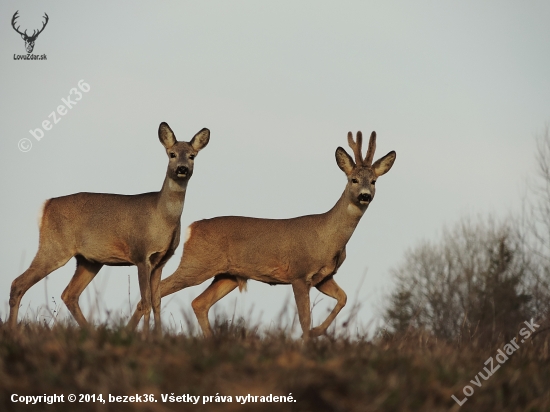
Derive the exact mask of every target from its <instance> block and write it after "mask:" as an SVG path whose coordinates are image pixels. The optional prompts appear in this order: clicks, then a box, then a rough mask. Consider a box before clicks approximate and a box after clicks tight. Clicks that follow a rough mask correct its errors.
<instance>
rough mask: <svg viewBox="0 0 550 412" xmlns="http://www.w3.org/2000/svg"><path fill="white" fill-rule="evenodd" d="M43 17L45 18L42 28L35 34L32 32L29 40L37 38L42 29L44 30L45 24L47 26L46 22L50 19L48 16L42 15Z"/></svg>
mask: <svg viewBox="0 0 550 412" xmlns="http://www.w3.org/2000/svg"><path fill="white" fill-rule="evenodd" d="M43 17H45V18H46V21H45V22H44V23H42V28H41V29H40V30H38V32H37V33H35V32H36V30H34V31H33V33H32V36H31V38H35V37H38V35H39V34H40V33H42V32H43V31H44V29H45V28H46V24H48V21H49V20H50V18H49V17H48V15H47V14H46V13H44V16H43Z"/></svg>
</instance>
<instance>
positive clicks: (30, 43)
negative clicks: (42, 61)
mask: <svg viewBox="0 0 550 412" xmlns="http://www.w3.org/2000/svg"><path fill="white" fill-rule="evenodd" d="M17 13H19V10H17V11H16V12H15V14H14V15H13V17H12V19H11V25H12V27H13V29H14V30H15V31H16V32H17V33H19V34H20V35H21V37H22V38H23V40H25V48H26V49H27V53H32V50H33V49H34V42H35V41H36V38H37V37H38V35H39V34H40V33H42V32H43V31H44V28H45V27H46V24H48V20H49V19H50V18H49V17H48V15H47V14H46V13H44V18H45V19H46V21H45V22H44V23H42V24H43V25H42V28H41V29H40V30H38V31H36V30H34V31H33V33H32V35H31V36H29V35H28V34H27V30H25V32H24V33H22V32H20V31H19V27H20V26H17V27H15V23H16V22H15V20H17V18H18V17H19V16H18V14H17Z"/></svg>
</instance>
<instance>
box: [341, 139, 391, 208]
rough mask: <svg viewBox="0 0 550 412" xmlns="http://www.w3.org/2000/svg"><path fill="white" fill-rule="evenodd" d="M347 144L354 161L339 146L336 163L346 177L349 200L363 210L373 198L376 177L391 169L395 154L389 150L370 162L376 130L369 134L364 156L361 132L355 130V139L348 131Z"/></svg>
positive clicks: (374, 148)
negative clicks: (367, 146) (384, 154)
mask: <svg viewBox="0 0 550 412" xmlns="http://www.w3.org/2000/svg"><path fill="white" fill-rule="evenodd" d="M348 144H349V146H350V147H351V149H352V150H353V154H354V156H355V162H354V161H353V159H352V158H351V156H350V155H349V154H347V152H346V151H345V150H344V149H342V148H341V147H339V148H338V149H336V163H337V164H338V167H340V169H342V171H343V172H344V173H345V174H346V176H347V178H348V184H347V187H346V192H347V195H348V196H349V198H350V201H351V202H352V203H353V204H355V205H356V206H357V207H358V208H359V209H360V210H362V211H364V210H365V209H366V208H367V206H368V205H369V203H370V202H371V201H372V199H373V198H374V193H375V191H376V188H375V184H376V179H377V178H378V177H379V176H382V175H383V174H385V173H387V172H388V171H389V170H390V169H391V167H392V166H393V162H394V161H395V156H396V154H395V152H394V151H391V152H389V153H388V154H387V155H386V156H384V157H382V158H380V159H378V160H377V161H376V162H374V164H373V163H372V160H373V158H374V151H375V150H376V132H372V134H371V135H370V140H369V148H368V150H367V154H366V155H365V157H364V158H363V154H362V152H361V146H362V144H363V135H362V134H361V132H357V139H356V140H355V141H354V140H353V135H352V134H351V132H349V133H348Z"/></svg>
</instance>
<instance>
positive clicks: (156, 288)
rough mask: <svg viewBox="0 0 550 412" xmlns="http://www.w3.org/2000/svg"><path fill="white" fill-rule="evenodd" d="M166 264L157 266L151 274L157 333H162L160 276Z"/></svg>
mask: <svg viewBox="0 0 550 412" xmlns="http://www.w3.org/2000/svg"><path fill="white" fill-rule="evenodd" d="M163 268H164V264H162V265H161V266H159V267H157V268H155V269H154V270H153V273H152V274H151V297H152V304H153V316H154V318H155V334H157V335H159V336H160V335H162V332H161V323H160V300H161V296H160V277H161V275H162V269H163Z"/></svg>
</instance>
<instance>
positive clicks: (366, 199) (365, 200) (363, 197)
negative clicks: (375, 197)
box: [357, 193, 372, 203]
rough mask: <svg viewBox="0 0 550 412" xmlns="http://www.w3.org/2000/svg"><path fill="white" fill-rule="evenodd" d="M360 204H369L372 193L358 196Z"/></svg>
mask: <svg viewBox="0 0 550 412" xmlns="http://www.w3.org/2000/svg"><path fill="white" fill-rule="evenodd" d="M357 200H358V201H359V203H369V202H370V201H371V200H372V195H371V194H370V193H361V194H360V195H359V196H357Z"/></svg>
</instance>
